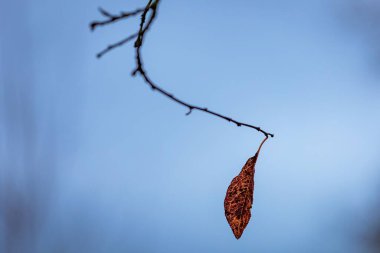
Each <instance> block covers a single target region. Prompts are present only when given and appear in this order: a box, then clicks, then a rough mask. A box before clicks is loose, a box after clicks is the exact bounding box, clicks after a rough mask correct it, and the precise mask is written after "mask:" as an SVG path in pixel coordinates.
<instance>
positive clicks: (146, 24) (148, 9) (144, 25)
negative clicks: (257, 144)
mask: <svg viewBox="0 0 380 253" xmlns="http://www.w3.org/2000/svg"><path fill="white" fill-rule="evenodd" d="M159 2H160V0H155V1H153V0H149V1H148V3H147V5H146V6H145V8H144V9H139V10H142V11H140V12H142V14H141V22H140V29H139V32H138V33H135V34H133V35H131V36H130V37H128V38H126V39H124V40H122V41H120V42H118V43H115V44H113V45H110V46H108V47H107V48H106V49H104V50H103V51H102V52H100V53H99V54H98V57H101V56H102V55H104V54H105V53H107V52H109V51H110V50H112V49H114V48H116V47H119V46H121V45H123V44H124V43H126V42H128V41H130V40H131V39H133V38H135V37H137V38H136V41H135V45H134V46H135V48H136V65H137V66H136V69H135V70H134V71H133V72H132V75H133V76H135V75H136V74H137V73H139V74H140V75H141V76H142V78H143V79H144V81H145V83H146V84H148V85H149V86H150V87H151V88H152V90H153V91H157V92H159V93H160V94H162V95H164V96H165V97H167V98H169V99H170V100H172V101H174V102H176V103H178V104H180V105H182V106H185V107H187V108H188V109H189V111H188V112H187V113H186V115H190V114H191V112H192V111H193V110H198V111H201V112H204V113H207V114H210V115H213V116H215V117H218V118H221V119H224V120H226V121H228V122H231V123H233V124H235V125H236V126H238V127H240V126H245V127H248V128H252V129H255V130H257V131H259V132H261V133H262V134H264V135H265V137H266V139H267V138H268V136H270V137H274V135H273V134H271V133H268V132H266V131H264V130H263V129H261V128H260V127H257V126H253V125H250V124H247V123H243V122H240V121H237V120H234V119H232V118H230V117H227V116H224V115H222V114H220V113H217V112H214V111H211V110H209V109H208V108H205V107H200V106H197V105H192V104H189V103H187V102H185V101H183V100H181V99H179V98H177V97H175V96H174V95H173V94H171V93H169V92H168V91H166V90H164V89H163V88H161V87H159V86H158V85H157V84H155V83H154V82H153V81H152V80H151V79H150V77H149V76H148V74H147V72H146V70H145V68H144V65H143V60H142V56H141V47H142V45H143V41H144V36H145V34H146V32H147V31H148V30H149V28H150V27H151V25H152V23H153V21H154V20H155V18H156V14H157V7H158V4H159ZM148 13H150V16H149V17H148ZM102 14H103V15H105V16H109V15H110V14H109V13H107V12H106V13H102ZM111 18H112V16H111ZM147 19H148V20H147ZM266 139H265V140H266Z"/></svg>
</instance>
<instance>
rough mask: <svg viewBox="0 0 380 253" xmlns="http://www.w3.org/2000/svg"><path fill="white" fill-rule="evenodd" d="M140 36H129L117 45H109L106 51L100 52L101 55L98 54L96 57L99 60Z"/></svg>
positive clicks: (136, 34)
mask: <svg viewBox="0 0 380 253" xmlns="http://www.w3.org/2000/svg"><path fill="white" fill-rule="evenodd" d="M138 35H139V34H138V33H134V34H132V35H130V36H128V37H127V38H125V39H122V40H120V41H119V42H116V43H114V44H111V45H109V46H108V47H106V48H105V49H103V50H102V51H100V52H99V53H97V54H96V57H97V58H100V57H102V56H103V55H105V54H106V53H108V52H109V51H111V50H112V49H115V48H116V47H121V46H122V45H124V44H125V43H127V42H129V41H131V40H133V39H134V38H136V37H137V36H138Z"/></svg>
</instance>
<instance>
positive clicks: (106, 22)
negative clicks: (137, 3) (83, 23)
mask: <svg viewBox="0 0 380 253" xmlns="http://www.w3.org/2000/svg"><path fill="white" fill-rule="evenodd" d="M143 11H144V9H137V10H135V11H131V12H121V13H120V14H119V15H112V14H110V13H109V12H108V11H106V10H104V9H102V8H99V12H100V13H101V14H102V15H103V16H105V17H106V18H108V19H106V20H104V21H94V22H92V23H91V24H90V28H91V31H93V30H95V28H96V27H98V26H104V25H109V24H112V23H115V22H118V21H120V20H122V19H126V18H129V17H132V16H136V15H137V14H140V13H141V12H143Z"/></svg>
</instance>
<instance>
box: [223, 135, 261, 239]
mask: <svg viewBox="0 0 380 253" xmlns="http://www.w3.org/2000/svg"><path fill="white" fill-rule="evenodd" d="M267 139H268V137H266V138H265V139H264V140H263V141H262V142H261V144H260V147H259V149H258V150H257V152H256V154H255V156H253V157H251V158H249V159H248V161H247V162H246V163H245V165H244V166H243V168H242V170H241V172H240V173H239V175H237V176H236V177H235V178H234V179H232V182H231V184H230V186H229V187H228V189H227V193H226V197H225V199H224V211H225V215H226V218H227V221H228V224H229V225H230V227H231V229H232V232H233V233H234V235H235V237H236V239H239V238H240V237H241V235H242V234H243V231H244V229H245V227H246V226H247V225H248V222H249V219H250V218H251V208H252V202H253V190H254V184H255V181H254V175H255V164H256V161H257V157H258V156H259V153H260V149H261V147H262V145H263V144H264V142H265V141H266V140H267Z"/></svg>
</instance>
